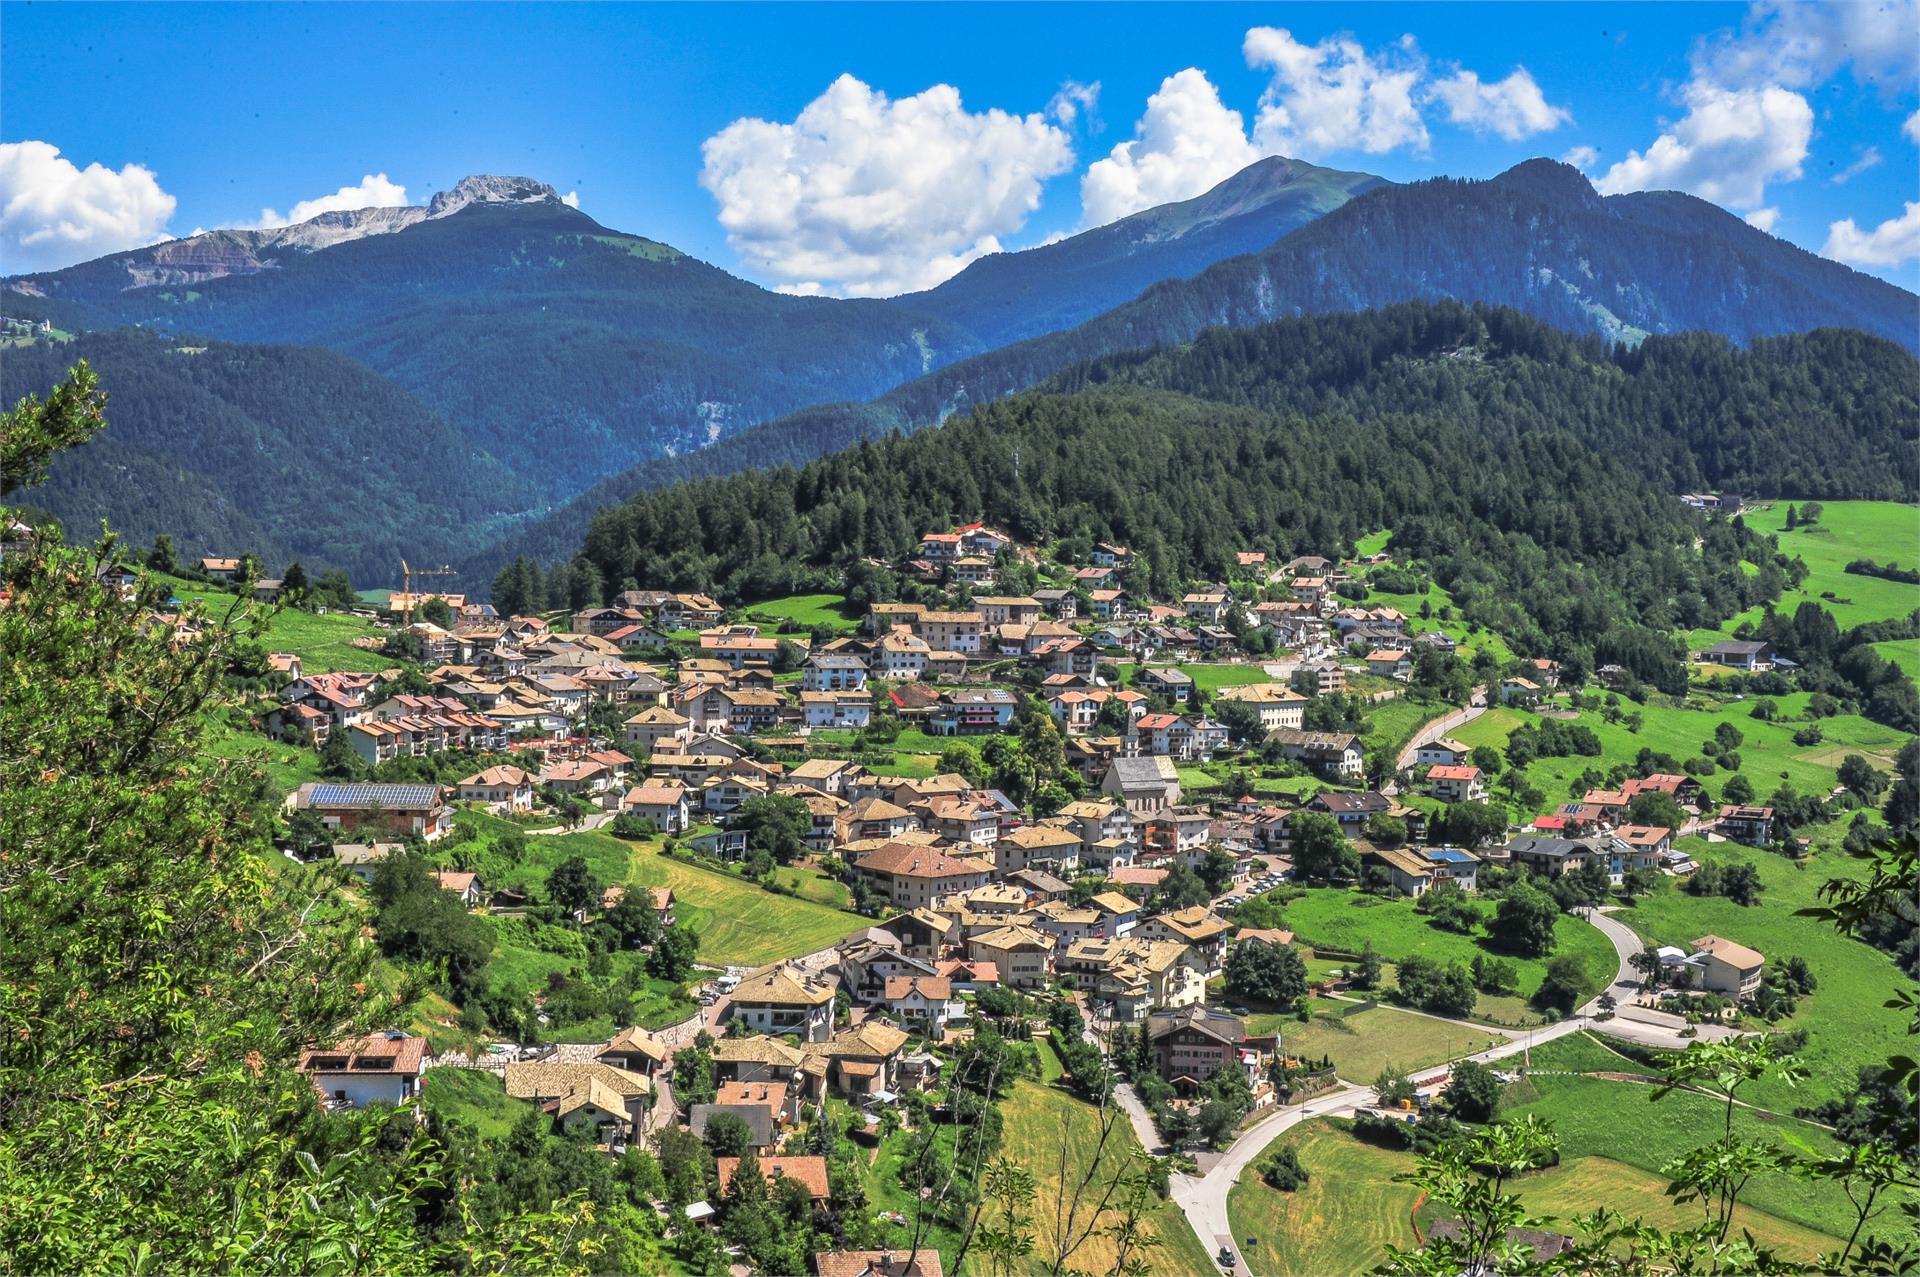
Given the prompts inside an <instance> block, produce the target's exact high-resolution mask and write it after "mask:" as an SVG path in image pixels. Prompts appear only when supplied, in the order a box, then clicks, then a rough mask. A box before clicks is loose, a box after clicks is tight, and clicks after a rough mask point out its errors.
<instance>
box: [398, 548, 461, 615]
mask: <svg viewBox="0 0 1920 1277" xmlns="http://www.w3.org/2000/svg"><path fill="white" fill-rule="evenodd" d="M458 575H459V573H457V572H455V571H454V570H453V569H452V568H451V567H449V566H448V565H447V564H445V563H442V564H441V565H440V566H439V567H437V568H416V567H414V566H413V565H412V564H410V563H408V562H407V561H406V560H405V559H402V560H400V597H401V599H402V600H404V605H403V606H402V608H401V610H400V624H401V625H403V626H406V625H412V624H413V604H414V596H413V579H414V578H415V577H429V576H458Z"/></svg>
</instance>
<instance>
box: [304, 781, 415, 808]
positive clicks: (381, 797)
mask: <svg viewBox="0 0 1920 1277" xmlns="http://www.w3.org/2000/svg"><path fill="white" fill-rule="evenodd" d="M438 792H439V786H437V785H329V784H325V783H321V784H316V785H315V786H314V787H313V788H312V789H310V790H308V791H307V805H308V806H311V807H361V808H369V807H385V808H391V809H393V810H396V811H417V810H419V809H421V808H423V807H431V806H433V805H434V799H435V798H436V796H437V795H438Z"/></svg>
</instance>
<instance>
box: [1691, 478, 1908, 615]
mask: <svg viewBox="0 0 1920 1277" xmlns="http://www.w3.org/2000/svg"><path fill="white" fill-rule="evenodd" d="M1796 504H1804V503H1795V502H1789V501H1773V502H1769V503H1767V504H1765V505H1760V506H1756V507H1754V508H1752V509H1750V510H1747V511H1746V512H1745V513H1743V514H1742V515H1741V517H1742V518H1743V519H1745V520H1746V522H1747V526H1748V527H1750V528H1753V529H1755V530H1756V531H1760V532H1766V533H1771V534H1777V535H1778V536H1779V538H1780V551H1781V553H1783V554H1785V555H1787V556H1789V557H1790V558H1798V559H1800V560H1802V561H1803V562H1805V563H1806V565H1807V579H1806V580H1805V581H1803V582H1802V583H1801V585H1800V588H1799V589H1797V590H1789V591H1788V592H1787V593H1786V594H1785V595H1783V596H1782V597H1781V599H1780V602H1779V604H1778V605H1777V606H1778V609H1779V610H1780V611H1782V612H1789V613H1790V612H1792V611H1793V610H1794V609H1795V608H1796V607H1798V606H1800V604H1801V603H1802V602H1805V601H1807V600H1812V601H1814V602H1816V603H1819V604H1820V605H1821V606H1823V607H1825V608H1826V609H1827V610H1828V611H1829V612H1831V613H1833V617H1834V620H1836V621H1838V622H1839V623H1840V628H1841V629H1846V628H1848V627H1850V626H1854V625H1858V624H1860V623H1861V622H1862V621H1882V620H1886V619H1887V618H1889V617H1895V616H1905V615H1906V614H1907V613H1908V612H1911V611H1913V610H1914V609H1915V608H1917V607H1920V586H1914V585H1903V584H1901V583H1900V582H1898V581H1883V580H1881V579H1880V578H1878V577H1871V576H1855V575H1852V574H1850V573H1848V572H1847V570H1846V567H1847V564H1849V563H1851V562H1852V561H1853V560H1855V559H1872V560H1874V561H1875V562H1876V563H1882V564H1892V565H1894V566H1895V567H1903V568H1915V567H1920V507H1916V506H1911V505H1905V504H1901V503H1899V502H1894V501H1822V502H1821V503H1820V506H1821V513H1820V518H1819V521H1818V522H1817V523H1815V524H1813V525H1812V526H1811V527H1808V526H1802V527H1798V528H1795V529H1794V530H1793V531H1791V532H1789V531H1787V530H1786V523H1787V507H1788V506H1789V505H1796ZM1829 595H1831V596H1832V597H1831V598H1829V597H1827V596H1829ZM1759 618H1760V611H1759V609H1757V608H1756V609H1754V610H1752V611H1750V612H1746V613H1742V614H1741V615H1739V616H1736V617H1734V618H1733V619H1732V620H1731V621H1729V622H1727V624H1726V625H1724V626H1722V627H1721V630H1720V631H1710V630H1701V631H1696V632H1695V635H1694V639H1695V641H1696V643H1698V642H1699V641H1700V640H1701V639H1705V640H1706V642H1707V643H1711V642H1712V641H1713V638H1712V637H1711V636H1712V635H1714V634H1717V633H1720V632H1721V631H1724V632H1725V633H1732V631H1733V629H1734V627H1735V626H1737V625H1739V624H1740V622H1742V621H1757V620H1758V619H1759ZM1913 646H1914V645H1913V644H1911V643H1909V644H1908V647H1909V649H1912V648H1913Z"/></svg>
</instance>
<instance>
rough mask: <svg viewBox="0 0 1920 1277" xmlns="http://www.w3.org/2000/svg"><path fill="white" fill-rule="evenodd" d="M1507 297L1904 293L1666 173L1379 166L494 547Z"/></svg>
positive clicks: (1880, 303)
mask: <svg viewBox="0 0 1920 1277" xmlns="http://www.w3.org/2000/svg"><path fill="white" fill-rule="evenodd" d="M1444 299H1454V300H1461V301H1477V302H1485V303H1489V304H1493V305H1504V306H1510V307H1512V308H1514V309H1516V310H1519V311H1522V312H1525V313H1526V314H1529V315H1532V316H1534V317H1536V318H1539V319H1543V320H1545V321H1547V322H1548V323H1551V324H1553V325H1555V326H1557V327H1560V328H1563V329H1566V330H1567V331H1569V332H1575V333H1590V334H1595V335H1598V336H1601V337H1605V338H1610V339H1627V340H1637V339H1638V338H1640V337H1642V336H1644V335H1646V334H1648V333H1653V334H1671V333H1678V332H1684V331H1689V330H1696V329H1697V330H1702V331H1706V332H1715V333H1721V334H1723V335H1725V336H1727V337H1730V338H1732V339H1733V340H1735V341H1737V342H1742V343H1746V342H1751V341H1754V340H1756V339H1758V338H1761V337H1765V336H1772V335H1778V334H1785V333H1793V332H1800V331H1805V330H1808V329H1812V328H1817V327H1842V328H1856V329H1859V330H1861V331H1864V332H1868V333H1873V334H1878V335H1880V336H1882V337H1885V338H1887V339H1888V340H1891V341H1894V342H1897V343H1899V344H1900V345H1902V346H1904V347H1906V348H1907V349H1908V350H1912V349H1914V348H1915V345H1916V341H1917V340H1920V325H1917V323H1916V321H1920V299H1916V298H1915V297H1914V295H1913V294H1912V293H1909V292H1907V291H1906V290H1905V289H1901V288H1897V287H1895V286H1894V285H1892V284H1888V283H1886V282H1884V281H1882V280H1879V279H1875V278H1873V277H1872V276H1869V275H1863V274H1861V273H1860V272H1858V271H1854V270H1850V269H1848V268H1847V267H1845V266H1841V265H1839V264H1838V263H1835V262H1830V261H1827V260H1825V259H1824V258H1820V257H1816V256H1814V255H1813V254H1811V253H1808V252H1806V251H1804V250H1802V249H1799V248H1796V247H1794V246H1793V245H1791V244H1788V243H1786V242H1785V241H1783V240H1778V239H1774V238H1773V237H1771V236H1769V235H1766V234H1764V233H1762V232H1760V231H1758V230H1755V229H1754V228H1753V227H1751V226H1748V225H1747V224H1746V223H1745V222H1743V221H1741V220H1740V219H1739V218H1737V217H1735V216H1733V215H1732V214H1731V213H1728V212H1726V211H1724V210H1723V209H1720V208H1717V207H1715V206H1714V205H1712V204H1708V203H1706V202H1705V201H1703V200H1698V199H1694V198H1693V197H1691V196H1687V195H1680V194H1676V193H1673V192H1649V193H1643V194H1636V195H1615V196H1609V197H1606V198H1602V197H1601V196H1599V195H1598V194H1596V193H1595V192H1594V190H1593V188H1592V187H1591V186H1590V185H1589V184H1588V183H1587V181H1586V179H1585V178H1584V177H1582V176H1581V175H1580V174H1579V173H1578V172H1577V171H1576V170H1574V169H1572V168H1570V167H1568V166H1567V165H1564V164H1557V163H1555V162H1553V161H1550V160H1530V161H1528V162H1526V163H1525V164H1521V165H1519V166H1517V167H1515V168H1513V169H1510V170H1508V171H1507V172H1506V173H1503V174H1501V175H1500V176H1499V177H1496V178H1493V179H1491V180H1489V181H1484V182H1468V181H1455V180H1452V179H1446V178H1439V179H1434V180H1432V181H1426V182H1417V183H1411V184H1409V185H1406V186H1383V187H1379V188H1376V189H1374V190H1371V191H1368V192H1366V193H1364V194H1362V195H1359V196H1356V197H1355V198H1354V199H1352V200H1350V201H1349V202H1347V203H1346V204H1345V205H1343V206H1342V207H1341V208H1339V209H1337V210H1335V211H1333V212H1331V213H1328V214H1327V215H1326V216H1324V217H1322V218H1319V219H1317V220H1316V221H1313V222H1311V223H1309V224H1308V225H1306V226H1304V227H1302V228H1301V229H1300V230H1297V231H1295V232H1293V233H1292V234H1290V235H1288V236H1287V237H1286V238H1284V239H1282V240H1280V241H1279V242H1278V243H1276V244H1274V245H1273V246H1272V247H1270V248H1268V249H1266V250H1264V251H1262V252H1259V253H1254V254H1251V255H1249V256H1246V257H1239V258H1233V259H1230V260H1228V261H1224V262H1221V263H1219V264H1218V265H1215V266H1213V267H1211V268H1209V269H1208V270H1206V271H1204V272H1202V273H1201V274H1199V275H1197V276H1195V277H1194V278H1192V279H1186V280H1173V281H1168V282H1166V283H1162V284H1158V285H1155V286H1154V287H1152V288H1150V289H1148V290H1147V291H1146V292H1145V293H1143V294H1142V295H1141V296H1140V297H1138V298H1137V299H1135V300H1134V301H1131V302H1128V303H1127V304H1126V305H1123V306H1119V307H1116V308H1115V309H1113V310H1111V311H1108V312H1107V313H1106V314H1104V315H1101V316H1099V317H1098V318H1095V319H1092V320H1089V321H1088V322H1087V323H1085V324H1082V325H1080V326H1079V327H1077V328H1074V329H1071V330H1069V331H1066V332H1061V333H1055V334H1052V335H1050V336H1045V337H1038V338H1035V339H1033V340H1030V341H1025V342H1021V343H1019V344H1017V345H1013V346H1009V347H1006V348H1004V349H1001V350H997V351H993V352H991V353H989V354H985V355H980V356H976V357H974V358H971V359H965V360H961V361H959V362H958V363H954V364H951V365H948V366H947V367H945V368H942V369H939V370H938V371H936V372H934V373H931V374H930V375H928V376H925V377H921V378H919V379H917V380H915V381H911V382H907V383H906V384H904V385H901V386H899V387H897V388H895V389H894V390H892V391H889V392H888V393H887V394H885V395H883V396H881V397H880V398H878V399H875V400H872V401H870V402H865V403H849V404H828V405H822V406H818V407H814V408H809V409H806V410H803V411H801V412H797V413H794V414H792V415H791V416H788V417H784V418H781V419H779V420H775V421H770V422H767V423H766V424H765V425H762V426H758V427H755V428H754V429H753V430H752V431H751V432H750V433H747V434H745V435H743V436H742V437H741V438H740V439H739V440H738V441H737V442H736V443H735V444H733V445H730V446H728V447H726V448H720V449H711V450H706V451H702V452H698V453H694V454H691V455H688V456H681V457H676V458H673V459H672V460H670V461H667V462H664V463H661V464H658V465H653V466H648V467H646V468H644V469H638V470H634V471H631V472H629V473H626V474H623V475H619V476H615V477H614V478H613V479H610V480H608V481H606V482H604V483H602V484H600V485H598V486H597V487H596V488H595V489H593V490H591V491H589V492H588V494H587V495H586V496H585V497H583V498H582V499H581V500H580V501H579V502H577V503H576V504H575V506H574V508H572V509H564V510H561V511H559V512H557V513H556V514H555V516H554V517H553V524H554V526H553V527H552V528H551V529H548V528H545V527H541V526H538V525H536V526H535V527H534V528H532V529H529V530H528V532H527V534H526V535H525V537H524V538H523V539H521V540H519V541H516V542H515V543H514V545H513V546H512V547H510V548H511V549H513V550H519V549H523V548H524V549H527V550H530V551H539V550H549V551H550V550H553V549H555V548H558V547H560V546H563V545H564V544H566V543H567V542H569V541H570V540H571V539H572V538H573V537H574V536H577V534H578V532H579V530H580V529H583V528H584V527H585V526H586V522H587V519H588V517H590V515H591V512H592V510H593V509H595V508H597V507H598V506H600V505H604V504H606V503H608V502H610V501H616V500H624V499H625V498H626V497H628V496H630V495H631V494H633V493H635V492H638V491H640V490H642V489H645V488H651V487H658V486H662V485H664V484H666V483H671V482H676V481H678V480H681V479H689V478H698V477H701V476H703V475H715V474H727V473H730V472H732V471H733V470H736V469H738V468H740V467H742V466H748V465H768V464H780V463H785V464H799V463H801V462H804V461H806V460H807V459H808V458H810V457H814V456H818V455H820V454H821V453H822V452H825V451H830V450H832V449H835V448H841V447H846V446H847V445H848V444H851V443H853V442H855V441H856V440H859V439H863V438H875V437H878V436H880V435H882V434H885V433H887V432H889V431H894V430H911V429H916V428H918V427H921V426H924V425H927V424H930V423H932V422H934V421H937V420H940V419H942V418H943V417H944V416H946V415H948V414H950V413H953V412H964V411H966V410H968V409H969V408H970V407H972V406H974V405H978V404H981V403H986V402H989V401H991V400H993V399H995V398H998V397H999V396H1002V395H1005V394H1009V393H1012V392H1013V391H1015V390H1019V389H1023V388H1025V387H1027V386H1032V385H1035V384H1037V383H1039V382H1040V381H1042V380H1044V379H1045V378H1047V377H1049V376H1051V375H1053V374H1054V373H1057V372H1059V371H1061V370H1062V369H1064V368H1068V367H1070V366H1072V365H1073V364H1076V363H1079V362H1082V361H1085V360H1090V359H1095V358H1098V357H1100V356H1103V355H1109V354H1114V353H1117V352H1121V351H1130V350H1140V349H1150V348H1155V347H1162V346H1170V345H1176V344H1179V343H1182V342H1189V341H1192V340H1194V338H1196V337H1197V336H1198V335H1199V334H1200V333H1201V332H1203V331H1204V330H1205V329H1207V328H1209V327H1214V326H1228V327H1247V326H1251V325H1254V324H1260V323H1265V322H1268V321H1270V320H1273V319H1276V318H1283V317H1287V316H1297V315H1310V314H1323V313H1330V312H1338V311H1352V310H1361V309H1365V308H1370V307H1380V306H1386V305H1391V304H1394V303H1397V302H1401V301H1410V300H1444Z"/></svg>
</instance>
